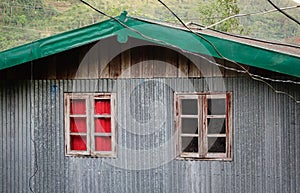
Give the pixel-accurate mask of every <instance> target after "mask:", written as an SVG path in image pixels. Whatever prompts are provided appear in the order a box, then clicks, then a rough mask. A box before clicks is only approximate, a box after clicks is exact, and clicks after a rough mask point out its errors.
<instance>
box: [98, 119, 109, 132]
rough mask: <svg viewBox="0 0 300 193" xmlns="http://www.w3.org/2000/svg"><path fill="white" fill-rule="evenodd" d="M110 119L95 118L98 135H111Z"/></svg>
mask: <svg viewBox="0 0 300 193" xmlns="http://www.w3.org/2000/svg"><path fill="white" fill-rule="evenodd" d="M110 120H111V119H110V118H95V132H96V133H110V132H111V121H110Z"/></svg>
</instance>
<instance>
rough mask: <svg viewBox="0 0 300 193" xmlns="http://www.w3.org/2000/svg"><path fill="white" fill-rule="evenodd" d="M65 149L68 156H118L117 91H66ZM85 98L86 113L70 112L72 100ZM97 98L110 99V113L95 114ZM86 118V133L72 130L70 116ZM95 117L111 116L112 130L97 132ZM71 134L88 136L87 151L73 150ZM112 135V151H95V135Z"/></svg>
mask: <svg viewBox="0 0 300 193" xmlns="http://www.w3.org/2000/svg"><path fill="white" fill-rule="evenodd" d="M64 98H65V111H64V112H65V149H66V155H67V156H73V155H92V156H97V157H116V150H117V149H116V128H115V127H116V123H115V121H116V118H115V117H116V111H115V109H116V94H115V93H99V94H98V93H97V94H91V93H90V94H89V93H65V94H64ZM73 99H75V100H76V99H84V100H85V108H86V114H85V115H83V114H72V115H71V112H70V107H71V106H70V105H71V100H73ZM96 99H100V100H101V99H104V100H107V99H109V100H110V111H111V112H110V115H95V112H94V102H95V100H96ZM77 117H79V118H86V130H87V132H86V133H82V132H71V130H70V129H71V127H70V118H77ZM95 118H110V121H111V132H110V133H103V134H102V133H101V134H98V133H97V134H95V133H94V127H95V122H94V119H95ZM71 136H85V137H86V148H87V150H86V151H79V150H71ZM98 136H99V137H101V136H102V137H111V147H112V150H111V151H95V139H94V138H95V137H98Z"/></svg>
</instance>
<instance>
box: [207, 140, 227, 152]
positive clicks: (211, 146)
mask: <svg viewBox="0 0 300 193" xmlns="http://www.w3.org/2000/svg"><path fill="white" fill-rule="evenodd" d="M208 152H209V153H225V152H226V138H225V137H208Z"/></svg>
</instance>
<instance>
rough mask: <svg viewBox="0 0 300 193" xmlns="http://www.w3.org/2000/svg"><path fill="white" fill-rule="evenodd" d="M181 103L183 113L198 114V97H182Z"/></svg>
mask: <svg viewBox="0 0 300 193" xmlns="http://www.w3.org/2000/svg"><path fill="white" fill-rule="evenodd" d="M181 104H182V114H183V115H198V105H197V99H182V100H181Z"/></svg>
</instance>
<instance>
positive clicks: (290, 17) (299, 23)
mask: <svg viewBox="0 0 300 193" xmlns="http://www.w3.org/2000/svg"><path fill="white" fill-rule="evenodd" d="M267 1H268V2H269V3H270V4H271V5H272V6H273V7H274V8H275V9H277V10H278V11H279V12H280V13H282V14H283V15H285V16H286V17H288V18H289V19H291V20H293V21H294V22H296V23H297V24H298V25H300V22H299V21H298V20H297V19H295V18H293V17H292V16H290V15H289V14H287V13H286V12H284V11H283V10H281V9H280V8H279V7H277V6H276V5H275V4H274V3H273V2H272V1H271V0H267Z"/></svg>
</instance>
